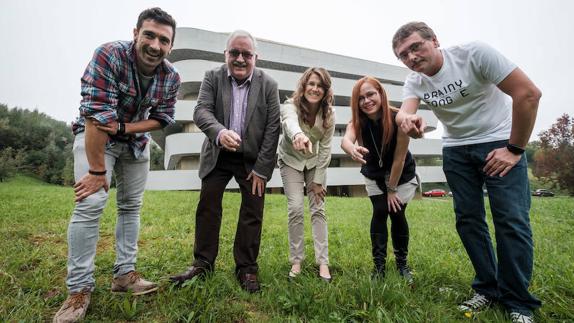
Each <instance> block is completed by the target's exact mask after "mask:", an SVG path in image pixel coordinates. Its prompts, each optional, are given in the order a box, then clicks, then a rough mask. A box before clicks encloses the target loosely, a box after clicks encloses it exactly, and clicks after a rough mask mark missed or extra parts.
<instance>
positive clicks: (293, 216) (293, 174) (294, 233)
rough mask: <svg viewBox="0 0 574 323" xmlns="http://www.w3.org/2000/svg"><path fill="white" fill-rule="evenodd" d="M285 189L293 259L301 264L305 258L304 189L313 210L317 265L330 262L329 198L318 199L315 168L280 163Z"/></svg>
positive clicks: (311, 211)
mask: <svg viewBox="0 0 574 323" xmlns="http://www.w3.org/2000/svg"><path fill="white" fill-rule="evenodd" d="M279 167H280V171H281V179H282V180H283V188H284V190H285V196H286V197H287V214H288V217H289V221H288V227H289V261H290V262H291V263H292V264H299V263H301V262H303V259H305V246H304V242H303V241H304V228H303V222H304V220H303V214H304V210H305V196H304V191H303V190H304V189H307V197H308V199H309V212H310V213H311V229H312V233H313V243H314V247H315V262H316V263H317V265H328V264H329V248H328V243H327V218H326V217H325V201H320V202H318V203H317V202H316V201H315V194H314V193H313V192H312V191H310V189H309V186H310V185H311V183H312V181H313V176H314V174H315V168H313V169H311V170H308V169H304V170H303V171H298V170H296V169H294V168H292V167H289V166H288V165H286V164H285V163H283V162H282V161H280V162H279Z"/></svg>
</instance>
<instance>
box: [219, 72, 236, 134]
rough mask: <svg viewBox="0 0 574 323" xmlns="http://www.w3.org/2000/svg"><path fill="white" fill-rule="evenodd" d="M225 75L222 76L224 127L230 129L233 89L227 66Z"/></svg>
mask: <svg viewBox="0 0 574 323" xmlns="http://www.w3.org/2000/svg"><path fill="white" fill-rule="evenodd" d="M222 71H223V75H222V76H221V83H222V84H221V89H222V91H221V96H222V101H223V125H224V126H225V127H226V128H227V129H229V115H230V114H231V97H232V93H231V92H232V91H233V90H232V88H231V82H230V81H229V77H228V76H227V66H225V65H224V67H223V68H222Z"/></svg>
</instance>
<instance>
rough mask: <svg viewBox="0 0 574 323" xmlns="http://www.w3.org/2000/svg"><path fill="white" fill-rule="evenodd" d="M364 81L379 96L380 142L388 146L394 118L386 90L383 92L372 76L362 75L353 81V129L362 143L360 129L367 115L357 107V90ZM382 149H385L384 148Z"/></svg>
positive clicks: (393, 131)
mask: <svg viewBox="0 0 574 323" xmlns="http://www.w3.org/2000/svg"><path fill="white" fill-rule="evenodd" d="M365 83H369V84H371V85H372V86H373V87H374V88H375V89H376V90H377V92H379V96H380V97H381V119H380V125H381V129H383V138H382V139H383V140H382V142H383V146H385V147H388V146H389V144H390V142H391V138H393V135H394V133H395V127H394V125H393V122H394V120H393V118H392V114H391V109H393V108H392V107H391V106H390V104H389V100H388V98H387V92H385V89H384V88H383V85H382V84H381V82H379V80H377V79H376V78H374V77H372V76H365V77H363V78H362V79H360V80H358V81H357V83H355V86H353V94H352V95H351V124H352V126H353V128H354V129H355V134H356V135H357V140H358V141H359V143H360V144H362V138H363V137H362V133H361V129H363V127H364V126H365V123H366V122H367V118H368V117H367V115H366V114H365V113H364V112H363V111H361V109H360V108H359V92H360V90H361V86H363V84H365ZM384 151H386V149H384Z"/></svg>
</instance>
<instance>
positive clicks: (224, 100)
mask: <svg viewBox="0 0 574 323" xmlns="http://www.w3.org/2000/svg"><path fill="white" fill-rule="evenodd" d="M231 96H232V88H231V81H230V80H229V78H228V76H227V65H223V66H221V67H219V68H216V69H213V70H210V71H207V72H206V73H205V77H204V78H203V82H202V83H201V88H200V90H199V97H198V99H197V106H196V107H195V111H194V113H193V121H194V122H195V124H196V125H197V126H198V127H199V129H201V131H203V133H204V134H205V135H206V136H207V138H205V141H204V142H203V146H202V147H201V155H200V157H199V178H201V179H203V178H205V176H207V175H208V174H209V173H210V172H211V171H212V170H213V168H215V164H216V163H217V158H218V156H219V152H220V151H221V149H222V147H219V146H217V145H216V143H215V140H216V139H217V134H218V133H219V132H220V131H221V130H222V129H229V120H230V117H229V115H230V113H231V111H230V110H231V99H232V98H231ZM247 100H248V101H247V113H246V115H245V122H244V127H245V129H244V134H243V141H242V142H241V147H240V149H241V151H242V152H243V158H244V163H245V167H246V169H247V172H251V170H253V171H255V172H256V173H257V174H259V175H263V176H266V177H267V180H269V179H271V175H272V174H273V169H274V168H275V164H276V153H277V142H278V140H279V132H280V117H279V113H280V112H279V111H280V103H279V91H278V90H277V82H275V80H273V79H272V78H271V77H270V76H268V75H267V74H265V73H264V72H263V71H262V70H259V69H258V68H254V69H253V77H252V78H251V87H250V89H249V97H248V99H247Z"/></svg>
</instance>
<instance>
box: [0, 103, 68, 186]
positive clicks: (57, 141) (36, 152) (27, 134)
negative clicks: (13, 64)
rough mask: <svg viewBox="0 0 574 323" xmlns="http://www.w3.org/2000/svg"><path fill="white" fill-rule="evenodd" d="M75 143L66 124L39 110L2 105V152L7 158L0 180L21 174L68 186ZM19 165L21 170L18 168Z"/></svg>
mask: <svg viewBox="0 0 574 323" xmlns="http://www.w3.org/2000/svg"><path fill="white" fill-rule="evenodd" d="M72 141H73V135H72V132H71V129H70V127H69V126H68V125H67V124H66V123H65V122H62V121H57V120H54V119H52V118H50V117H49V116H47V115H45V114H44V113H40V112H38V111H37V110H34V111H30V110H26V109H22V108H13V109H9V108H8V107H7V106H6V105H4V104H0V151H2V156H3V157H2V158H3V160H2V165H0V167H1V168H2V175H0V177H2V178H4V177H3V176H9V175H10V174H13V173H15V172H16V171H18V172H26V173H28V174H32V175H35V176H37V177H39V178H41V179H42V180H44V181H46V182H49V183H54V184H64V183H66V180H65V178H66V176H65V174H64V169H65V168H66V160H67V159H68V158H69V156H70V155H71V145H70V143H71V142H72ZM8 148H10V150H7V149H8ZM15 162H17V166H14V165H15V164H14V163H15Z"/></svg>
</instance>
